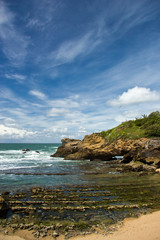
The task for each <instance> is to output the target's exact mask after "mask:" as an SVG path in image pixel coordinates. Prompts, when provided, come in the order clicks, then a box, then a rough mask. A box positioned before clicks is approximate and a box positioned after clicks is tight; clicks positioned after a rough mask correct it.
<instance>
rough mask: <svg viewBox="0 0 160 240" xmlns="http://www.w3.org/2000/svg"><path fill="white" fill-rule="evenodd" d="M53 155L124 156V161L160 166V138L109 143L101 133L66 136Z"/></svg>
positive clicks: (88, 157)
mask: <svg viewBox="0 0 160 240" xmlns="http://www.w3.org/2000/svg"><path fill="white" fill-rule="evenodd" d="M51 156H52V157H63V158H64V159H71V160H74V159H77V160H84V159H90V160H94V159H101V160H105V161H109V160H111V159H113V158H114V157H115V156H123V160H122V162H123V163H129V162H131V161H132V162H133V161H135V162H136V161H140V162H142V163H144V164H148V165H151V166H155V167H156V168H160V140H159V139H148V138H141V139H137V140H130V139H127V140H123V139H118V140H116V141H114V142H112V143H107V142H106V141H105V139H104V138H102V137H101V136H100V135H99V134H96V133H94V134H91V135H87V136H85V138H84V139H83V140H82V141H81V140H77V139H69V138H65V139H63V140H62V146H60V147H59V148H58V150H57V152H56V153H55V154H53V155H51Z"/></svg>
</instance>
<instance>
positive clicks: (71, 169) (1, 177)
mask: <svg viewBox="0 0 160 240" xmlns="http://www.w3.org/2000/svg"><path fill="white" fill-rule="evenodd" d="M60 145H61V144H58V143H53V144H46V143H45V144H26V143H25V144H24V143H23V144H7V143H4V144H0V192H2V191H14V190H21V189H29V188H31V187H33V186H41V187H52V188H54V187H59V186H64V187H65V186H66V187H67V186H71V185H104V184H105V185H106V184H107V185H111V186H113V187H118V186H119V185H127V186H129V185H131V184H135V185H137V186H138V185H139V184H140V185H145V186H148V185H150V186H155V185H160V175H144V176H141V177H138V173H135V172H129V173H121V172H119V171H118V170H117V169H118V168H119V165H118V166H116V164H115V163H114V164H112V163H111V164H110V162H108V161H106V162H105V161H89V160H81V161H80V160H64V159H63V158H58V157H51V155H52V154H54V153H55V152H56V150H57V148H58V147H59V146H60ZM27 148H28V149H29V150H30V151H24V150H25V149H27Z"/></svg>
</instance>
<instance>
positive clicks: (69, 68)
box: [0, 0, 160, 143]
mask: <svg viewBox="0 0 160 240" xmlns="http://www.w3.org/2000/svg"><path fill="white" fill-rule="evenodd" d="M159 110H160V0H155V1H154V0H141V1H139V0H134V1H132V0H81V1H75V0H65V1H64V0H27V1H26V0H0V142H1V143H3V142H6V143H9V142H10V143H14V142H18V143H21V142H22V143H23V142H33V143H34V142H41V143H43V142H44V143H54V142H55V143H56V142H60V141H61V139H62V138H65V137H69V138H78V139H83V137H84V136H85V135H87V134H90V133H93V132H100V131H102V130H108V129H110V128H113V127H115V126H117V125H118V124H120V123H121V122H123V121H126V120H129V119H135V118H137V117H141V116H142V115H144V114H147V115H148V114H149V113H151V112H153V111H159Z"/></svg>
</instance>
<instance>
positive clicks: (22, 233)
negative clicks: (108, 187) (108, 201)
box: [0, 211, 160, 240]
mask: <svg viewBox="0 0 160 240" xmlns="http://www.w3.org/2000/svg"><path fill="white" fill-rule="evenodd" d="M159 222H160V211H156V212H153V213H149V214H146V215H141V216H140V217H139V218H126V219H125V220H124V221H123V225H122V226H121V227H120V226H119V228H118V230H117V231H113V232H112V233H111V232H110V233H108V234H107V235H106V236H104V234H100V233H98V234H96V233H93V234H89V235H85V236H80V235H79V236H76V237H71V238H70V239H71V240H97V239H98V240H128V239H129V240H135V239H141V240H159V239H160V233H159ZM113 228H114V226H113ZM3 230H4V229H3ZM4 231H5V230H4ZM0 239H1V240H33V239H34V237H33V235H32V232H31V231H28V230H18V231H17V232H15V233H9V234H8V235H5V234H4V232H3V233H2V230H1V232H0ZM39 239H40V240H41V239H42V238H41V237H40V238H39ZM43 239H46V240H50V239H53V236H52V237H51V236H47V237H44V238H43ZM55 239H56V240H64V239H65V236H63V235H61V236H59V237H57V238H55Z"/></svg>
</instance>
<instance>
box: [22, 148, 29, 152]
mask: <svg viewBox="0 0 160 240" xmlns="http://www.w3.org/2000/svg"><path fill="white" fill-rule="evenodd" d="M22 151H23V152H29V151H31V150H30V149H29V148H26V149H23V150H22Z"/></svg>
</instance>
